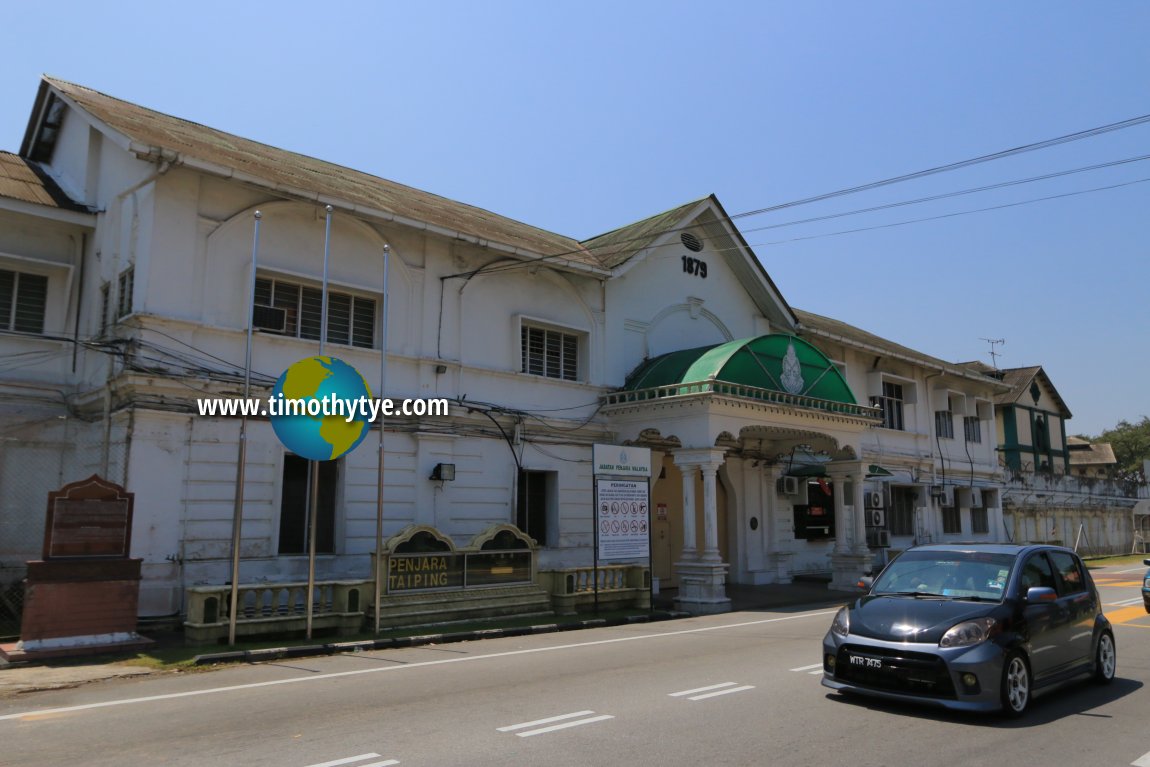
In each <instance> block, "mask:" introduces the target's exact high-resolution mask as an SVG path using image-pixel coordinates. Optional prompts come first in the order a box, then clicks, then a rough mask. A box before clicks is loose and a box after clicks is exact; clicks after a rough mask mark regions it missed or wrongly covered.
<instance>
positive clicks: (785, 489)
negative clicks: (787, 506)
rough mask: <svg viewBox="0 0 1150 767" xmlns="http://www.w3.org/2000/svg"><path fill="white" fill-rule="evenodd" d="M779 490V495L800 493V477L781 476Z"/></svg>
mask: <svg viewBox="0 0 1150 767" xmlns="http://www.w3.org/2000/svg"><path fill="white" fill-rule="evenodd" d="M778 491H779V495H798V494H799V478H798V477H779V483H778Z"/></svg>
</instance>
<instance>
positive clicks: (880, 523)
mask: <svg viewBox="0 0 1150 767" xmlns="http://www.w3.org/2000/svg"><path fill="white" fill-rule="evenodd" d="M865 519H866V526H867V527H885V526H886V512H884V511H883V510H882V509H867V510H866V517H865Z"/></svg>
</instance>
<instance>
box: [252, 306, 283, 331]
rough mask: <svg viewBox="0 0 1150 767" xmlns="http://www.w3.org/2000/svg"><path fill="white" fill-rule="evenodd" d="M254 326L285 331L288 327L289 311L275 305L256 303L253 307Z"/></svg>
mask: <svg viewBox="0 0 1150 767" xmlns="http://www.w3.org/2000/svg"><path fill="white" fill-rule="evenodd" d="M252 327H253V328H258V329H259V330H270V331H271V332H273V333H283V332H284V331H285V330H286V329H287V312H286V311H285V310H283V309H277V308H276V307H274V306H260V305H259V304H256V305H255V306H253V307H252Z"/></svg>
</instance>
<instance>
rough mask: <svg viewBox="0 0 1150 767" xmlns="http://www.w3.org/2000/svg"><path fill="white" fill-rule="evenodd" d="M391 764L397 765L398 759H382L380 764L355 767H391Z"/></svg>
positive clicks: (357, 766)
mask: <svg viewBox="0 0 1150 767" xmlns="http://www.w3.org/2000/svg"><path fill="white" fill-rule="evenodd" d="M393 764H399V760H398V759H384V760H383V761H382V762H372V763H371V764H357V765H356V766H355V767H391V765H393Z"/></svg>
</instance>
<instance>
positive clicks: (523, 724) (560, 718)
mask: <svg viewBox="0 0 1150 767" xmlns="http://www.w3.org/2000/svg"><path fill="white" fill-rule="evenodd" d="M594 713H595V712H594V711H576V712H575V713H574V714H560V715H559V716H549V717H547V718H546V719H536V720H534V721H532V722H520V723H519V724H509V725H507V726H506V727H496V728H495V729H496V730H498V731H499V732H511V731H512V730H522V729H523V728H524V727H534V726H535V725H538V724H551V723H552V722H562V721H563V720H564V719H574V718H575V717H577V716H587V715H588V714H594Z"/></svg>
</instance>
